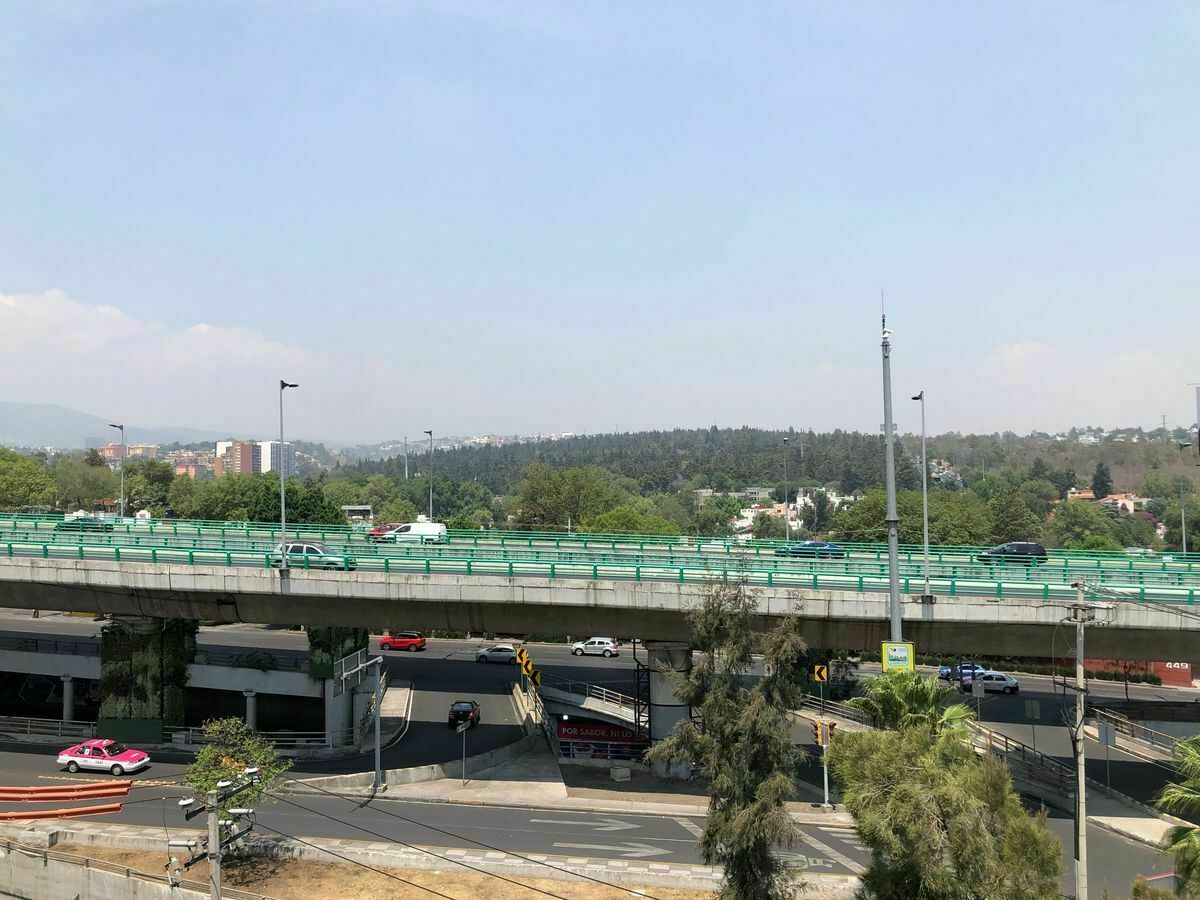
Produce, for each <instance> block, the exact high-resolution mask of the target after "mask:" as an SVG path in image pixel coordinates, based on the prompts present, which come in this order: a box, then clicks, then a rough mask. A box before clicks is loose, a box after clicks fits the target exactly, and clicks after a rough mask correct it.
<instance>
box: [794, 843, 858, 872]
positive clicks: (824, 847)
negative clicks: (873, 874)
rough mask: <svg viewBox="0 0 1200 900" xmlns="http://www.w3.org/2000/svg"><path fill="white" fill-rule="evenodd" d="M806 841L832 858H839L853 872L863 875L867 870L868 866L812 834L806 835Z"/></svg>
mask: <svg viewBox="0 0 1200 900" xmlns="http://www.w3.org/2000/svg"><path fill="white" fill-rule="evenodd" d="M804 843H806V844H808V845H809V846H811V847H815V848H816V849H818V850H820V851H821V852H822V853H824V854H825V855H826V856H828V857H829V858H830V859H835V860H837V861H838V862H840V863H841V864H842V865H843V866H845V867H846V868H847V869H849V870H850V871H851V872H853V873H854V874H855V875H861V874H862V873H863V872H865V871H867V868H866V866H861V865H859V864H858V863H856V862H855V861H854V860H852V859H851V858H850V857H848V856H844V855H842V854H841V853H838V852H837V851H836V850H834V849H833V848H832V847H830V846H829V845H828V844H825V843H822V842H821V841H818V840H817V839H816V838H815V837H813V836H812V835H811V834H806V835H804Z"/></svg>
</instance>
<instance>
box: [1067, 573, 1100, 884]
mask: <svg viewBox="0 0 1200 900" xmlns="http://www.w3.org/2000/svg"><path fill="white" fill-rule="evenodd" d="M1075 591H1076V601H1075V605H1074V606H1072V607H1071V618H1070V621H1072V622H1074V623H1075V727H1074V728H1073V729H1072V731H1071V747H1072V749H1073V750H1074V754H1075V900H1087V895H1088V893H1087V767H1086V764H1087V760H1086V758H1085V757H1086V754H1085V750H1084V734H1083V719H1084V715H1085V714H1086V707H1087V682H1086V681H1085V680H1084V675H1083V659H1084V649H1083V629H1084V627H1085V626H1087V625H1089V624H1090V623H1091V622H1093V621H1095V618H1096V612H1095V609H1094V608H1093V606H1092V605H1091V604H1089V603H1088V602H1087V595H1086V591H1087V585H1086V584H1084V582H1083V581H1082V580H1080V581H1077V582H1076V583H1075Z"/></svg>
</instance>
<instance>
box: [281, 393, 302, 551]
mask: <svg viewBox="0 0 1200 900" xmlns="http://www.w3.org/2000/svg"><path fill="white" fill-rule="evenodd" d="M294 387H300V385H298V384H291V383H290V382H287V381H284V380H283V379H282V378H281V379H279V559H280V563H279V564H280V565H281V566H282V567H283V568H285V569H286V568H287V567H288V555H287V492H286V484H287V477H286V476H287V462H286V460H287V454H286V453H285V452H284V443H283V392H284V391H286V390H287V389H288V388H294Z"/></svg>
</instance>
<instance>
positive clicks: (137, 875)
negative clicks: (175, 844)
mask: <svg viewBox="0 0 1200 900" xmlns="http://www.w3.org/2000/svg"><path fill="white" fill-rule="evenodd" d="M0 847H3V848H4V851H5V852H6V853H20V854H23V855H25V856H29V857H33V858H35V859H40V860H42V861H43V863H47V862H61V863H67V864H69V865H73V866H78V867H80V868H83V869H96V870H97V871H100V872H110V873H112V874H114V875H121V876H123V877H125V878H126V879H138V880H139V881H149V882H153V883H154V884H162V885H170V884H175V885H176V886H178V887H181V888H185V889H187V890H189V891H195V892H197V893H201V894H206V893H208V892H209V888H210V885H209V883H208V882H207V881H192V880H190V879H187V878H181V879H179V880H178V881H174V882H173V881H172V880H171V879H170V878H169V877H168V876H167V875H165V874H164V875H159V874H158V873H152V872H142V871H140V870H139V869H133V868H130V867H129V866H122V865H119V864H117V863H112V862H108V861H106V860H103V859H96V858H94V857H91V856H75V855H73V854H70V853H60V852H59V851H58V850H40V849H37V848H35V847H26V846H25V845H24V844H19V843H17V842H16V841H10V840H6V839H4V840H0ZM136 893H137V892H136V891H135V890H133V889H132V886H131V889H130V891H129V896H134V895H135V894H136ZM221 896H222V897H228V898H229V900H271V898H270V897H268V896H267V895H266V894H253V893H250V892H249V891H242V890H238V889H236V888H230V887H226V886H225V885H222V886H221Z"/></svg>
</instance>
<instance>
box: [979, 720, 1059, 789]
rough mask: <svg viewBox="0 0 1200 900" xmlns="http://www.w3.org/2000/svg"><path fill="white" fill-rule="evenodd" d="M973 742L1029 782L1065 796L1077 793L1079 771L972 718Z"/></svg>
mask: <svg viewBox="0 0 1200 900" xmlns="http://www.w3.org/2000/svg"><path fill="white" fill-rule="evenodd" d="M967 728H968V729H970V732H971V744H972V746H974V747H977V748H978V749H980V750H984V751H985V752H987V753H988V754H990V755H992V756H995V757H996V758H997V759H999V760H1001V761H1002V762H1003V763H1004V764H1005V765H1007V766H1008V768H1009V770H1010V771H1012V772H1013V773H1014V774H1017V775H1020V776H1023V777H1024V778H1025V779H1026V780H1027V781H1031V782H1033V783H1035V784H1040V785H1043V786H1044V787H1048V788H1050V789H1051V790H1053V791H1055V792H1057V793H1058V794H1060V795H1061V796H1064V797H1074V796H1075V772H1074V770H1073V769H1071V768H1070V767H1068V766H1064V765H1063V764H1062V763H1060V762H1059V761H1058V760H1057V759H1054V758H1053V757H1050V756H1047V755H1046V754H1044V753H1042V752H1041V751H1039V750H1034V749H1033V748H1032V747H1030V746H1029V745H1028V744H1023V743H1022V742H1021V741H1018V740H1016V739H1014V738H1010V737H1009V736H1008V735H1005V734H1001V733H1000V732H998V731H992V730H991V729H990V728H985V727H984V726H983V725H980V724H979V723H978V722H975V721H968V722H967Z"/></svg>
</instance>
